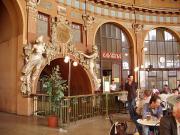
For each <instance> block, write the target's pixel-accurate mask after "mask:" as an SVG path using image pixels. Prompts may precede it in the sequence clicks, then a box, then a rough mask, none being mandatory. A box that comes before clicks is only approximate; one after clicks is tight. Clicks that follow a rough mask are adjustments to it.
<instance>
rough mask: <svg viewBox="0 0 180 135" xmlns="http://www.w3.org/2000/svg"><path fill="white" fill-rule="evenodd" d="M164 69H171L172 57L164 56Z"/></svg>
mask: <svg viewBox="0 0 180 135" xmlns="http://www.w3.org/2000/svg"><path fill="white" fill-rule="evenodd" d="M166 67H167V68H172V67H173V55H166Z"/></svg>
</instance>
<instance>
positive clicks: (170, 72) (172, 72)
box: [168, 71, 176, 77]
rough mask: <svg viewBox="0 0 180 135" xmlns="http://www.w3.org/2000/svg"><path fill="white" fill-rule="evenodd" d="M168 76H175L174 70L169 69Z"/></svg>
mask: <svg viewBox="0 0 180 135" xmlns="http://www.w3.org/2000/svg"><path fill="white" fill-rule="evenodd" d="M168 76H171V77H172V76H173V77H175V76H176V71H169V75H168Z"/></svg>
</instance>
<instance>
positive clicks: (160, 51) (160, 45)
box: [157, 42, 165, 54]
mask: <svg viewBox="0 0 180 135" xmlns="http://www.w3.org/2000/svg"><path fill="white" fill-rule="evenodd" d="M157 47H158V54H165V48H164V42H157Z"/></svg>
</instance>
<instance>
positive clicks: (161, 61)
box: [158, 55, 166, 68]
mask: <svg viewBox="0 0 180 135" xmlns="http://www.w3.org/2000/svg"><path fill="white" fill-rule="evenodd" d="M165 62H166V60H165V55H158V67H159V68H165V65H166V63H165Z"/></svg>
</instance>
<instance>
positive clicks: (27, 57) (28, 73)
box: [20, 16, 100, 95]
mask: <svg viewBox="0 0 180 135" xmlns="http://www.w3.org/2000/svg"><path fill="white" fill-rule="evenodd" d="M51 24H52V25H51V30H52V32H51V33H52V35H51V37H52V40H51V42H49V43H45V42H44V41H43V36H40V37H38V38H37V39H36V40H35V42H34V43H28V44H26V45H25V46H24V48H23V49H24V66H23V68H22V76H21V78H20V80H21V82H22V84H21V92H22V94H23V95H30V94H32V89H33V86H34V80H36V79H37V78H38V76H39V74H40V71H41V70H40V69H41V68H42V66H44V65H45V64H47V63H48V64H50V61H52V60H53V59H55V58H57V56H58V55H61V56H63V57H64V56H66V55H70V56H73V57H74V58H75V59H76V60H77V61H78V62H79V64H81V65H82V66H83V67H84V68H85V69H86V70H88V71H89V72H90V74H91V77H92V79H93V84H94V87H95V89H98V88H99V87H100V82H99V81H98V79H97V74H96V71H97V69H96V59H97V58H98V51H97V46H93V49H92V53H91V54H90V55H87V54H84V53H83V52H80V51H77V50H76V48H75V47H74V45H73V44H72V34H71V33H72V32H71V27H70V25H71V24H70V23H69V22H68V21H67V20H66V18H64V17H62V16H61V17H59V18H53V19H52V23H51Z"/></svg>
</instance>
